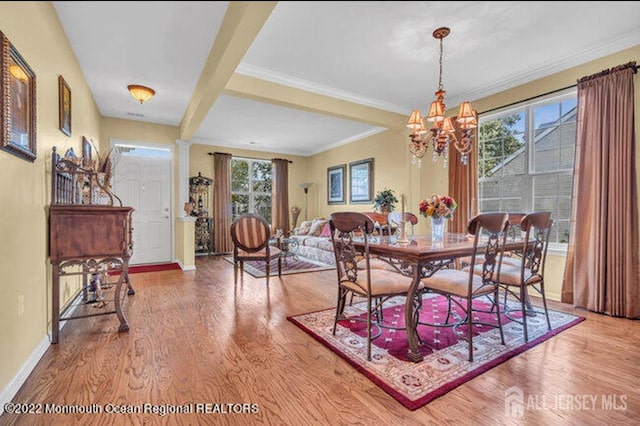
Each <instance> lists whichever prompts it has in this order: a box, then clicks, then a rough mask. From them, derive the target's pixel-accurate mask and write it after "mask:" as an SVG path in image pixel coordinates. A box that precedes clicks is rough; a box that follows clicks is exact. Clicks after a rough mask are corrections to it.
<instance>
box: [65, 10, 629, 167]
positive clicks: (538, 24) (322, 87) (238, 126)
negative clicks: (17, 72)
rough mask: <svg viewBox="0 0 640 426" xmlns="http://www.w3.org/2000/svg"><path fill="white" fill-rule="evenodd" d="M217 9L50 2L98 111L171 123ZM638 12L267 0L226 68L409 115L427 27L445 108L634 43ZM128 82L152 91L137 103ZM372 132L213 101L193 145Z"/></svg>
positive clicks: (426, 90)
mask: <svg viewBox="0 0 640 426" xmlns="http://www.w3.org/2000/svg"><path fill="white" fill-rule="evenodd" d="M227 4H228V2H186V1H182V2H165V1H163V2H130V1H129V2H76V1H72V2H54V6H55V9H56V11H57V13H58V16H59V17H60V20H61V22H62V25H63V27H64V29H65V31H66V33H67V36H68V38H69V41H70V43H71V45H72V47H73V49H74V51H75V53H76V56H77V57H78V61H79V63H80V66H81V67H82V70H83V72H84V74H85V76H86V78H87V81H88V83H89V86H90V87H91V90H92V92H93V95H94V97H95V99H96V102H97V104H98V107H99V108H100V111H101V113H102V114H103V115H105V116H109V117H119V118H128V119H138V120H142V121H149V122H154V123H162V124H171V125H179V124H180V122H181V120H182V116H183V115H184V111H185V108H186V106H187V104H188V102H189V100H190V98H191V95H192V92H193V90H194V87H195V85H196V82H197V80H198V78H199V76H200V73H201V72H202V67H203V65H204V63H205V60H206V58H207V56H208V54H209V51H210V49H211V46H212V44H213V42H214V40H215V37H216V34H217V32H218V29H219V26H220V23H221V22H222V19H223V17H224V12H225V10H226V7H227ZM639 19H640V2H558V1H556V2H347V1H344V2H280V3H278V4H277V6H276V7H275V9H274V10H273V12H272V14H271V16H270V17H269V19H268V20H267V22H266V24H265V25H264V27H263V28H262V30H261V32H260V33H259V34H258V36H257V37H256V39H255V41H254V43H253V44H252V46H251V47H250V48H249V50H248V52H247V54H246V55H245V57H244V59H243V61H242V63H241V64H240V66H239V67H238V69H236V72H237V73H241V74H247V75H250V76H254V77H258V78H262V79H267V80H271V81H274V82H278V83H280V84H286V85H290V86H294V87H298V88H302V89H304V90H309V91H312V92H317V93H322V94H327V95H330V96H333V97H338V98H341V99H347V100H350V101H352V102H357V103H361V104H364V105H368V106H375V107H377V108H382V109H386V110H389V111H393V112H397V113H401V114H407V115H408V113H409V112H410V111H411V109H413V108H416V107H418V108H421V109H422V110H423V111H424V109H426V107H427V105H428V103H430V102H431V100H432V98H433V97H434V96H433V92H434V91H435V90H436V89H437V84H438V49H439V44H438V41H437V40H436V39H434V38H433V37H432V36H431V33H432V32H433V30H435V29H436V28H438V27H441V26H448V27H450V28H451V34H450V35H449V36H448V37H447V38H445V39H444V58H443V67H444V70H443V84H444V88H445V90H446V91H447V97H446V103H447V105H449V106H455V105H457V104H459V103H460V102H461V101H463V100H466V99H470V100H473V99H478V98H481V97H484V96H487V95H491V94H493V93H497V92H499V91H501V90H504V89H507V88H510V87H514V86H517V85H519V84H522V83H525V82H528V81H531V80H535V79H538V78H541V77H544V76H546V75H550V74H553V73H555V72H558V71H561V70H564V69H567V68H570V67H572V66H575V65H579V64H581V63H584V62H587V61H590V60H592V59H595V58H598V57H601V56H604V55H607V54H610V53H614V52H617V51H619V50H622V49H625V48H627V47H631V46H634V45H637V44H640V25H639V24H638V22H639ZM140 52H142V53H140ZM632 59H636V60H640V58H632ZM128 84H143V85H147V86H150V87H153V88H154V89H155V90H156V96H154V97H153V98H152V99H151V100H150V101H148V102H146V103H145V104H142V105H140V104H138V103H137V102H136V101H135V100H134V99H133V98H131V96H130V95H129V94H128V92H127V91H126V86H127V85H128ZM137 114H142V115H144V116H143V117H140V116H137ZM377 131H380V128H374V127H371V125H368V124H365V123H359V122H354V121H350V120H344V119H338V118H335V117H330V116H323V115H320V114H315V113H310V112H306V111H302V110H292V109H289V108H284V107H282V106H276V105H273V104H269V103H263V102H258V101H253V100H248V99H240V98H235V97H232V96H227V95H223V96H220V97H218V99H217V101H216V103H215V104H214V106H213V107H212V108H211V110H210V111H209V114H208V116H207V117H206V118H205V119H204V121H203V123H202V125H201V126H200V128H199V129H198V131H197V132H196V136H195V137H194V140H196V141H198V142H200V143H208V144H212V145H221V146H236V147H239V148H245V149H247V148H249V149H255V150H259V151H271V152H281V153H289V154H296V155H311V154H314V153H317V152H320V151H322V150H324V149H328V148H329V147H333V146H337V145H339V144H342V143H347V142H350V141H352V140H355V139H357V138H359V137H362V136H363V135H367V134H372V133H375V132H377ZM251 142H253V143H251Z"/></svg>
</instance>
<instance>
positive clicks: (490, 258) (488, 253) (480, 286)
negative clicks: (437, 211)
mask: <svg viewBox="0 0 640 426" xmlns="http://www.w3.org/2000/svg"><path fill="white" fill-rule="evenodd" d="M508 226H509V222H508V220H507V214H506V213H483V214H479V215H477V216H476V217H474V218H473V219H471V220H470V221H469V225H468V227H467V230H468V232H469V234H471V235H473V236H474V245H473V254H472V255H471V257H470V265H469V267H468V268H467V269H465V270H460V269H441V270H439V271H437V272H436V273H434V274H433V275H432V276H430V277H428V278H423V279H422V282H423V283H424V287H425V290H426V291H427V292H433V293H437V294H440V295H443V296H445V297H446V298H447V299H448V300H449V312H448V315H447V318H446V320H445V322H444V324H439V325H437V326H440V327H452V326H457V325H463V324H466V325H467V336H466V340H467V343H468V347H469V361H473V325H474V324H476V325H482V326H491V327H497V328H498V329H499V330H500V339H501V341H502V344H504V335H503V333H502V320H501V317H500V306H499V304H498V303H494V304H493V307H492V309H491V311H490V312H494V311H495V313H496V321H497V325H496V324H492V323H487V322H481V321H479V320H476V319H474V315H473V312H472V311H473V310H474V309H473V301H474V300H475V299H476V298H479V297H485V296H490V297H491V296H492V297H493V300H498V283H497V281H496V280H497V276H498V273H499V272H500V263H501V260H502V252H503V247H504V243H505V239H506V234H507V228H508ZM483 234H487V235H483ZM476 265H478V266H477V267H476ZM478 268H479V269H480V270H481V274H480V275H477V274H475V273H474V269H478ZM452 301H453V302H454V303H455V305H457V306H458V307H459V308H460V309H461V310H462V311H463V313H464V316H463V317H462V318H461V319H460V320H459V321H456V322H454V323H449V318H451V317H455V315H452V313H453V312H452V307H453V305H452V303H451V302H452ZM494 307H495V308H496V309H495V310H494V309H493V308H494ZM431 325H435V324H431Z"/></svg>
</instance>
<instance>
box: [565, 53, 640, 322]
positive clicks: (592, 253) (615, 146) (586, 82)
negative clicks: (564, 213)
mask: <svg viewBox="0 0 640 426" xmlns="http://www.w3.org/2000/svg"><path fill="white" fill-rule="evenodd" d="M635 71H636V68H635V63H630V64H626V65H622V66H619V67H616V68H612V69H610V70H605V71H602V72H600V73H598V74H595V75H592V76H587V77H584V78H582V79H580V80H579V81H578V123H577V126H578V127H577V134H576V161H575V168H574V188H573V193H574V200H573V208H572V222H571V235H570V241H569V250H568V253H567V262H566V268H565V279H564V282H563V288H562V301H563V302H567V303H573V304H574V305H575V306H576V307H581V308H586V309H588V310H591V311H595V312H599V313H604V314H608V315H612V316H620V317H627V318H637V317H640V275H639V273H638V271H639V263H638V251H639V250H638V248H639V245H638V198H637V187H636V164H635V162H636V154H635V135H634V111H633V106H634V88H633V74H634V72H635Z"/></svg>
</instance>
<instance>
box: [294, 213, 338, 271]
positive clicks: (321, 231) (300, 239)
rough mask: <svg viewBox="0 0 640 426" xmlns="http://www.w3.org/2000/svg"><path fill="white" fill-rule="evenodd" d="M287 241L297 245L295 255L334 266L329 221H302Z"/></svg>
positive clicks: (321, 219)
mask: <svg viewBox="0 0 640 426" xmlns="http://www.w3.org/2000/svg"><path fill="white" fill-rule="evenodd" d="M289 239H291V240H294V241H296V242H297V243H298V248H297V250H296V252H295V254H297V255H299V256H302V257H305V258H307V259H309V260H313V261H316V262H322V263H326V264H328V265H335V264H336V259H335V256H334V255H333V243H332V242H331V232H330V231H329V221H328V220H326V219H323V218H315V219H313V220H305V221H303V222H302V223H301V224H300V226H299V227H297V228H295V229H294V230H293V234H292V235H290V236H289Z"/></svg>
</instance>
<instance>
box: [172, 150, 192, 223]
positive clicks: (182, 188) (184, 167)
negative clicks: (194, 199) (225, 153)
mask: <svg viewBox="0 0 640 426" xmlns="http://www.w3.org/2000/svg"><path fill="white" fill-rule="evenodd" d="M192 143H193V142H188V141H183V140H180V139H178V140H176V145H178V210H179V211H178V212H177V214H176V217H184V216H186V214H185V212H184V209H183V207H184V203H186V202H188V201H189V150H190V149H191V144H192Z"/></svg>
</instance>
